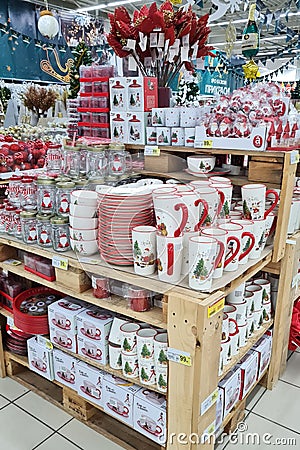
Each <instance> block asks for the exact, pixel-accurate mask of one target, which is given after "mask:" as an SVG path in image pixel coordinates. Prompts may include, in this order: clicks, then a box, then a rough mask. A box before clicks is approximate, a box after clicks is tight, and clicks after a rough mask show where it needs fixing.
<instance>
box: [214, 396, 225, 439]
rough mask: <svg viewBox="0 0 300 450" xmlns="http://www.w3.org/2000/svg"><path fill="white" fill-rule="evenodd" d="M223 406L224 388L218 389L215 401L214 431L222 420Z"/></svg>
mask: <svg viewBox="0 0 300 450" xmlns="http://www.w3.org/2000/svg"><path fill="white" fill-rule="evenodd" d="M223 406H224V389H221V388H219V389H218V398H217V403H216V423H215V427H216V431H217V430H218V429H219V428H220V426H221V424H222V421H223Z"/></svg>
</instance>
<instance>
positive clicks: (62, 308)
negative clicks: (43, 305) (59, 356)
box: [48, 297, 87, 353]
mask: <svg viewBox="0 0 300 450" xmlns="http://www.w3.org/2000/svg"><path fill="white" fill-rule="evenodd" d="M86 307H87V303H85V302H83V301H80V300H77V299H74V298H72V297H64V298H63V299H61V300H58V301H57V302H54V303H52V304H51V305H49V307H48V320H49V328H50V340H51V342H53V343H54V344H56V345H59V346H60V347H62V348H65V349H67V350H70V351H71V352H74V353H76V352H77V338H76V336H77V315H78V314H79V313H81V312H82V311H84V310H85V309H86Z"/></svg>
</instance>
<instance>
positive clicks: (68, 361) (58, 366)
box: [53, 348, 78, 390]
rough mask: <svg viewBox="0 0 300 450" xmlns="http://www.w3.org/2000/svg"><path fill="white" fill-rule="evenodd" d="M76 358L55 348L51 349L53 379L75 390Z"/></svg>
mask: <svg viewBox="0 0 300 450" xmlns="http://www.w3.org/2000/svg"><path fill="white" fill-rule="evenodd" d="M77 362H78V359H76V358H74V357H73V356H71V355H68V354H67V353H65V352H62V351H61V350H58V349H57V348H55V349H54V350H53V365H54V379H55V380H56V381H59V382H60V383H62V384H64V385H65V386H67V387H68V388H70V389H74V390H76V379H77V377H76V364H77Z"/></svg>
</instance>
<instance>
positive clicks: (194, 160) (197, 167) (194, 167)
mask: <svg viewBox="0 0 300 450" xmlns="http://www.w3.org/2000/svg"><path fill="white" fill-rule="evenodd" d="M215 163H216V157H215V156H210V155H192V156H188V157H187V164H188V168H189V170H190V171H191V172H195V173H208V172H211V171H212V170H213V168H214V167H215Z"/></svg>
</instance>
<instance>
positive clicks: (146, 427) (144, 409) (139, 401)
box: [133, 388, 167, 445]
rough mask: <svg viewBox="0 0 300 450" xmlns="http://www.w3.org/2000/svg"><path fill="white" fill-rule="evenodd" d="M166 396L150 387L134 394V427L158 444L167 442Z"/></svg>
mask: <svg viewBox="0 0 300 450" xmlns="http://www.w3.org/2000/svg"><path fill="white" fill-rule="evenodd" d="M166 422H167V402H166V397H165V396H163V395H160V394H158V393H156V392H153V391H150V390H148V389H143V388H142V389H140V390H139V391H138V392H137V393H136V394H135V396H134V412H133V428H134V429H135V430H136V431H138V432H139V433H142V434H143V435H144V436H146V437H147V438H149V439H151V440H152V441H154V442H157V443H158V444H161V445H164V444H165V442H166V438H167V436H166Z"/></svg>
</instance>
